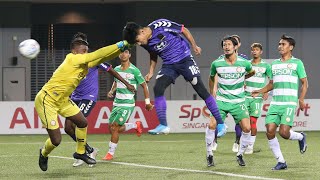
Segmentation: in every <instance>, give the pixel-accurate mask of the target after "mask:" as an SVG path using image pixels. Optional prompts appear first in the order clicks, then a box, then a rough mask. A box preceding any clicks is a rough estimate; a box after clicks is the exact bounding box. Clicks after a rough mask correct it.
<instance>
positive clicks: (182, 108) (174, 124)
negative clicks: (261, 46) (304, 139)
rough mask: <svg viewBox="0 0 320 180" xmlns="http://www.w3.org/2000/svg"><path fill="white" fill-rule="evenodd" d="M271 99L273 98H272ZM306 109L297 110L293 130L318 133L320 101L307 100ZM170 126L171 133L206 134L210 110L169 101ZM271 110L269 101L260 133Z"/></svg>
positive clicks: (260, 121) (231, 129) (231, 123)
mask: <svg viewBox="0 0 320 180" xmlns="http://www.w3.org/2000/svg"><path fill="white" fill-rule="evenodd" d="M270 99H271V98H270ZM305 103H306V107H305V109H304V110H303V111H301V110H297V111H296V112H295V113H296V116H295V119H294V124H293V129H294V130H297V131H318V130H320V121H319V117H320V111H319V109H320V100H319V99H307V100H305ZM167 107H168V110H167V116H168V118H167V119H168V126H170V132H172V133H180V132H204V130H205V128H206V126H207V125H208V122H209V119H208V118H207V116H208V115H209V110H208V109H207V107H206V106H205V103H204V101H168V102H167ZM268 108H269V101H266V102H265V104H264V105H263V108H262V116H261V117H260V118H259V119H258V123H257V127H258V131H265V124H264V123H265V116H266V113H267V111H268ZM225 122H226V124H227V126H228V132H234V126H235V123H234V120H233V118H232V117H231V116H230V115H228V117H227V118H226V121H225Z"/></svg>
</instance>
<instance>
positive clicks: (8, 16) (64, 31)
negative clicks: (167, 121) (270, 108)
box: [0, 0, 320, 101]
mask: <svg viewBox="0 0 320 180" xmlns="http://www.w3.org/2000/svg"><path fill="white" fill-rule="evenodd" d="M319 9H320V1H317V0H313V1H305V0H295V1H253V0H247V1H238V0H233V1H232V0H212V1H210V0H189V1H177V0H176V1H154V0H149V1H134V0H11V1H8V0H7V1H5V0H0V42H1V43H0V75H1V78H0V80H1V81H2V83H1V84H0V94H1V96H0V101H33V99H34V97H35V95H36V93H37V92H38V91H39V90H40V89H41V87H42V86H43V84H44V83H45V82H47V80H48V79H49V78H50V77H51V75H52V72H53V71H54V70H55V69H56V68H57V67H58V66H59V64H60V63H61V62H62V60H63V59H64V56H65V54H67V53H68V52H69V44H70V40H71V38H72V36H73V34H75V33H76V32H78V31H81V32H84V33H86V34H87V35H88V40H89V43H90V49H91V50H96V49H97V48H100V47H103V46H105V45H108V44H112V43H115V42H117V41H119V40H121V32H122V28H123V26H124V25H125V23H126V22H127V21H135V22H137V23H139V24H141V25H145V26H146V25H148V24H149V23H150V22H152V21H153V20H155V19H158V18H166V19H169V20H172V21H175V22H177V23H181V24H184V25H185V27H187V28H189V29H190V30H191V33H192V34H193V36H194V38H195V39H196V41H197V43H198V45H199V46H200V47H201V48H202V50H203V52H202V55H201V56H199V57H196V62H197V63H198V66H199V67H200V69H201V73H202V79H203V81H204V82H205V84H206V85H207V80H208V75H209V68H210V64H211V62H212V61H213V60H214V59H215V58H217V57H218V56H219V55H220V54H222V50H221V46H220V41H221V39H222V38H223V36H225V35H231V34H238V35H239V36H240V37H241V43H242V46H241V48H240V53H243V54H246V55H248V56H250V45H251V44H252V43H253V42H260V43H261V44H262V45H263V48H264V53H263V58H266V59H275V58H278V57H279V55H278V52H277V44H278V41H279V38H280V36H281V35H282V34H284V33H285V34H287V35H290V36H293V37H294V38H295V39H296V41H297V45H296V48H295V50H294V52H293V54H294V56H296V57H297V58H300V59H302V60H303V62H304V64H305V67H306V71H307V73H308V75H309V76H308V79H309V84H310V86H309V91H308V94H307V98H309V99H310V98H311V99H316V98H320V95H319V93H318V92H319V91H320V86H318V80H317V78H318V77H320V71H319V70H318V68H319V65H320V63H319V60H318V45H319V41H320V21H318V19H317V17H319V16H320V11H319ZM28 38H33V39H36V40H37V41H38V42H39V43H40V46H41V52H40V54H39V56H38V58H37V59H36V60H32V61H29V60H27V59H24V58H23V57H22V56H21V55H19V53H18V51H17V46H18V45H19V43H20V42H21V41H22V40H24V39H28ZM110 62H111V64H113V65H114V66H116V65H118V64H119V63H118V61H117V60H112V61H110ZM132 62H133V63H134V64H135V65H137V67H138V68H140V70H141V71H142V74H143V75H145V74H146V73H147V71H148V68H149V55H148V53H147V51H145V50H144V49H142V48H139V47H137V48H134V50H133V57H132ZM159 64H161V60H159V62H158V66H157V68H158V69H159V68H160V65H159ZM111 81H112V78H111V77H110V76H109V75H108V74H107V73H104V72H101V74H100V97H99V99H100V100H106V92H107V91H108V90H109V89H110V87H111V84H112V83H111ZM153 85H154V79H153V80H152V81H151V82H150V85H149V87H153ZM151 92H152V90H151ZM151 97H153V92H152V95H151ZM166 97H167V99H171V100H193V99H200V97H198V96H197V95H196V93H195V92H194V90H193V89H192V87H191V86H190V85H189V84H188V83H185V81H184V79H183V78H182V77H180V78H178V79H177V81H176V85H175V86H171V87H170V88H168V89H167V91H166ZM137 99H138V100H142V99H143V93H139V92H138V95H137Z"/></svg>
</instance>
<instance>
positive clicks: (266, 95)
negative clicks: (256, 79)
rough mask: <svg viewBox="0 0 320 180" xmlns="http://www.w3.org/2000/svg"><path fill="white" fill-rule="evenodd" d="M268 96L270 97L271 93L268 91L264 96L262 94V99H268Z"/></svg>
mask: <svg viewBox="0 0 320 180" xmlns="http://www.w3.org/2000/svg"><path fill="white" fill-rule="evenodd" d="M268 97H269V94H268V93H264V94H263V96H262V99H263V100H265V101H266V100H267V99H268Z"/></svg>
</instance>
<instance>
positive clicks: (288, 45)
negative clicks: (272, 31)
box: [278, 34, 296, 55]
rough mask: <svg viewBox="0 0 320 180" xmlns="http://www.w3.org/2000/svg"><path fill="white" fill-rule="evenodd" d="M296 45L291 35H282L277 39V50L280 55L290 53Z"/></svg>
mask: <svg viewBox="0 0 320 180" xmlns="http://www.w3.org/2000/svg"><path fill="white" fill-rule="evenodd" d="M295 45H296V41H295V40H294V39H293V37H291V36H287V35H285V34H284V35H282V36H281V38H280V41H279V46H278V50H279V53H280V54H281V55H283V54H287V53H289V52H290V53H291V52H292V50H293V49H294V47H295Z"/></svg>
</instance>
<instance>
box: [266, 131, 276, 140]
mask: <svg viewBox="0 0 320 180" xmlns="http://www.w3.org/2000/svg"><path fill="white" fill-rule="evenodd" d="M266 135H267V137H268V139H269V140H270V139H273V138H275V137H276V132H273V131H270V130H268V129H267V132H266Z"/></svg>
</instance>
